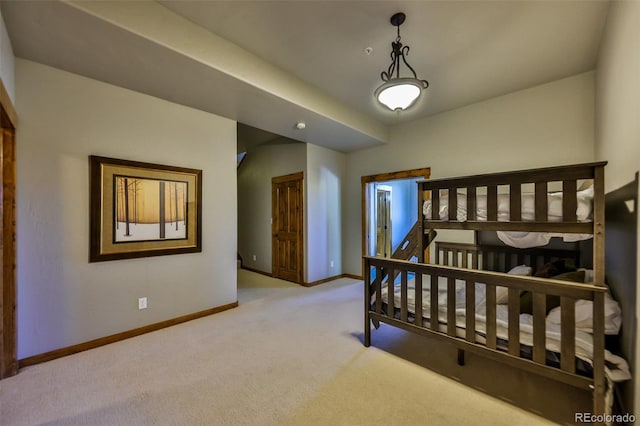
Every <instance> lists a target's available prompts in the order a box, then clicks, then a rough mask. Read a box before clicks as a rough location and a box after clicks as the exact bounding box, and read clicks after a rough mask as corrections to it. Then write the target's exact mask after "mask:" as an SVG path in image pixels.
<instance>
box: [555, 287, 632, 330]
mask: <svg viewBox="0 0 640 426" xmlns="http://www.w3.org/2000/svg"><path fill="white" fill-rule="evenodd" d="M575 316H576V328H577V329H579V330H582V331H586V332H587V333H593V302H592V301H590V300H582V299H579V300H576V311H575ZM560 317H561V309H560V307H559V306H558V307H557V308H553V309H552V310H551V311H549V315H547V322H549V323H551V324H558V325H559V324H560ZM621 325H622V311H621V309H620V305H619V304H618V302H616V301H615V300H614V299H613V298H612V297H611V296H610V295H609V292H607V293H605V294H604V334H612V335H616V334H618V333H619V332H620V326H621Z"/></svg>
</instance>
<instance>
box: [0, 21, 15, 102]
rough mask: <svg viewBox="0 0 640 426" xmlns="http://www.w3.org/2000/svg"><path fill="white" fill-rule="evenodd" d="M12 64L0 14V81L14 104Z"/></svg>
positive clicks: (12, 60)
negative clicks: (0, 80)
mask: <svg viewBox="0 0 640 426" xmlns="http://www.w3.org/2000/svg"><path fill="white" fill-rule="evenodd" d="M14 62H15V61H14V57H13V49H12V48H11V40H9V34H7V29H6V27H5V25H4V19H3V18H2V13H1V12H0V79H2V84H4V87H5V89H7V93H8V94H9V98H11V102H13V103H14V104H15V103H16V97H15V80H14V67H15V64H14Z"/></svg>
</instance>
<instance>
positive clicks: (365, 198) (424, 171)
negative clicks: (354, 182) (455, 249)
mask: <svg viewBox="0 0 640 426" xmlns="http://www.w3.org/2000/svg"><path fill="white" fill-rule="evenodd" d="M420 177H421V178H423V179H429V178H430V177H431V167H423V168H420V169H411V170H402V171H398V172H390V173H380V174H377V175H369V176H362V177H361V178H360V184H361V190H360V194H361V200H362V209H361V214H362V217H361V221H360V223H362V255H363V256H364V254H365V253H366V252H367V247H368V241H367V240H368V238H369V233H368V229H369V214H368V212H369V206H370V203H371V200H369V193H368V191H367V185H368V184H370V183H375V182H386V181H389V180H400V179H411V178H420ZM417 190H418V189H417V188H416V191H417ZM418 217H419V216H418ZM360 273H361V274H364V260H363V261H362V264H361V269H360Z"/></svg>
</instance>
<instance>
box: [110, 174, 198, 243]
mask: <svg viewBox="0 0 640 426" xmlns="http://www.w3.org/2000/svg"><path fill="white" fill-rule="evenodd" d="M114 179H115V191H116V197H115V199H116V202H115V215H114V217H115V218H116V219H115V222H116V223H115V230H114V242H116V243H118V242H130V241H157V240H178V239H186V238H187V226H188V223H187V219H186V218H187V199H188V198H187V182H180V181H168V180H156V179H140V178H134V177H128V176H114Z"/></svg>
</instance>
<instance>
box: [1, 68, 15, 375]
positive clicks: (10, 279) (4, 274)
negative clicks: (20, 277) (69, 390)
mask: <svg viewBox="0 0 640 426" xmlns="http://www.w3.org/2000/svg"><path fill="white" fill-rule="evenodd" d="M0 124H1V125H2V130H1V132H0V177H1V179H2V182H1V183H0V194H1V195H0V199H1V201H0V216H2V219H1V220H0V263H1V264H2V266H1V268H0V269H1V272H0V379H2V378H5V377H10V376H13V375H15V374H17V373H18V360H17V329H16V161H15V160H16V157H15V127H16V124H17V115H16V112H15V110H14V109H13V104H12V103H11V99H10V98H9V95H8V94H7V91H6V89H5V87H4V84H2V80H0Z"/></svg>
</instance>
